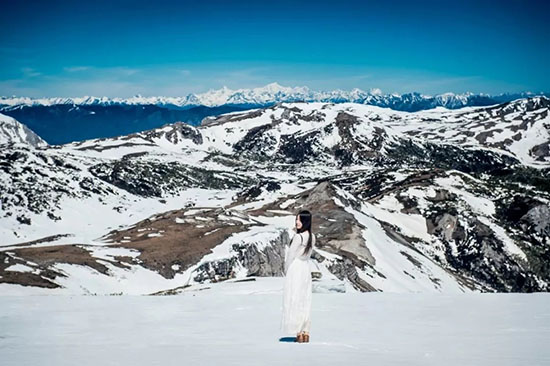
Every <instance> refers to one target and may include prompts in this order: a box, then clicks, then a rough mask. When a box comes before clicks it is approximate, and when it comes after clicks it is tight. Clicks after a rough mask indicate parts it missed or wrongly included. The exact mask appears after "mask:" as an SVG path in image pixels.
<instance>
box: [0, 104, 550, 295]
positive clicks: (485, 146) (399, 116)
mask: <svg viewBox="0 0 550 366" xmlns="http://www.w3.org/2000/svg"><path fill="white" fill-rule="evenodd" d="M549 108H550V99H548V98H547V97H544V96H541V97H531V98H522V99H517V100H514V101H510V102H506V103H501V104H496V105H490V106H482V107H471V106H470V107H463V108H459V109H445V108H435V109H430V110H422V111H416V112H408V111H397V110H392V109H388V108H381V107H378V106H372V105H367V104H363V103H354V102H339V103H336V102H277V103H275V104H273V105H270V106H267V107H258V108H250V109H247V110H241V111H233V112H229V113H221V114H217V115H212V116H209V117H205V118H203V119H202V120H201V122H200V123H199V124H198V125H197V126H192V125H190V124H188V123H184V122H176V123H167V124H165V125H163V126H161V127H158V128H153V129H149V130H144V131H139V132H135V133H130V134H126V135H121V136H117V137H110V138H96V139H89V140H84V141H76V142H71V143H67V144H62V145H46V144H31V143H28V139H24V138H16V137H14V136H13V135H12V136H11V137H10V138H9V139H8V138H4V139H1V140H0V141H4V143H3V144H2V149H1V152H0V184H1V185H2V186H3V187H6V188H5V189H4V190H3V192H2V197H1V203H2V207H1V212H0V215H1V217H0V237H1V238H2V242H0V289H3V290H5V291H15V290H14V289H17V291H19V290H22V289H24V290H25V291H28V292H30V293H32V292H33V291H35V292H39V291H40V293H42V292H45V293H67V292H69V293H87V294H98V293H107V294H108V293H136V294H152V293H154V294H174V293H179V292H180V291H183V289H186V288H187V287H189V286H194V285H198V284H205V283H212V282H219V281H225V280H228V279H232V280H234V279H245V278H246V277H249V276H260V277H273V276H281V275H283V268H284V267H283V260H284V255H285V245H286V244H287V243H288V240H289V238H290V235H291V231H290V230H289V229H290V228H291V227H292V226H293V224H294V215H295V214H296V213H297V212H298V211H299V210H301V209H304V208H306V209H308V210H310V211H312V212H313V214H314V220H313V231H314V232H315V233H316V236H317V244H318V245H317V247H316V248H315V252H314V255H313V261H312V276H313V278H314V291H316V292H347V291H361V292H364V291H389V292H472V291H477V292H479V291H482V292H534V291H548V289H549V284H550V208H549V203H550V175H549V174H550V151H549V150H550V149H549V145H550V117H549V116H548V111H549ZM2 118H7V117H2ZM17 130H18V131H23V130H24V129H23V128H19V129H17ZM0 131H1V130H0ZM26 133H27V132H26ZM19 286H23V287H19Z"/></svg>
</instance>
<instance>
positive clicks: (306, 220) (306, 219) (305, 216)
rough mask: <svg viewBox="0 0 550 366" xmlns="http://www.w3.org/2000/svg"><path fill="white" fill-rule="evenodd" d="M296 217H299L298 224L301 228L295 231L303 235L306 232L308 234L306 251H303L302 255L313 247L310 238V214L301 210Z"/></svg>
mask: <svg viewBox="0 0 550 366" xmlns="http://www.w3.org/2000/svg"><path fill="white" fill-rule="evenodd" d="M297 216H299V217H300V222H301V223H302V227H301V228H299V229H297V230H296V231H297V232H298V233H303V232H304V231H307V232H308V233H309V235H308V238H307V245H306V249H304V254H306V253H307V252H308V251H309V250H310V249H311V246H312V245H313V240H312V238H311V212H309V211H308V210H302V211H300V212H299V213H298V215H297Z"/></svg>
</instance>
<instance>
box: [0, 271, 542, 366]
mask: <svg viewBox="0 0 550 366" xmlns="http://www.w3.org/2000/svg"><path fill="white" fill-rule="evenodd" d="M282 281H283V278H282V277H281V278H256V281H250V282H222V283H217V284H208V285H199V286H198V287H194V286H193V287H190V288H189V289H187V290H186V291H185V292H183V293H181V294H180V295H177V296H131V295H124V296H39V295H38V296H0V350H1V360H2V362H1V364H2V365H5V366H11V365H17V366H23V365H39V364H40V365H56V366H59V365H79V366H80V365H94V366H95V365H163V366H165V365H212V364H224V365H339V364H349V365H407V366H410V365H445V366H449V365H461V366H463V365H484V366H485V365H498V366H504V365H530V366H535V365H548V364H550V348H548V347H547V342H548V339H549V336H550V295H549V294H547V293H533V294H503V293H500V294H494V293H462V294H451V295H449V294H434V293H417V294H411V293H407V294H403V293H390V292H387V293H381V292H369V293H356V292H350V293H314V294H313V302H312V326H311V340H310V343H307V344H299V343H294V342H293V338H292V337H291V336H292V335H289V334H283V333H282V332H281V331H280V328H279V325H280V314H281V309H282V285H283V282H282Z"/></svg>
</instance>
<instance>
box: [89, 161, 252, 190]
mask: <svg viewBox="0 0 550 366" xmlns="http://www.w3.org/2000/svg"><path fill="white" fill-rule="evenodd" d="M90 172H91V173H92V174H93V175H94V176H96V177H98V178H99V179H101V180H103V181H105V182H107V183H110V184H112V185H114V186H116V187H118V188H121V189H124V190H125V191H128V192H130V193H132V194H136V195H138V196H144V197H162V196H163V195H164V194H166V193H175V192H179V191H181V190H183V189H185V188H190V187H199V188H211V189H230V188H238V187H242V185H244V184H247V183H248V179H246V178H241V177H239V176H236V175H234V174H231V173H227V172H225V171H219V172H216V171H211V170H206V169H200V168H197V167H191V166H187V165H183V164H180V163H177V162H168V163H162V162H151V161H139V160H136V161H134V160H119V161H115V162H114V163H110V164H109V163H102V164H98V165H94V166H92V167H91V168H90Z"/></svg>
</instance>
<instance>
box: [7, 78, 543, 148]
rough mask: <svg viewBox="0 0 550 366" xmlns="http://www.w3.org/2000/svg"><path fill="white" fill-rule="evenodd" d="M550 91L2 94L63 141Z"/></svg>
mask: <svg viewBox="0 0 550 366" xmlns="http://www.w3.org/2000/svg"><path fill="white" fill-rule="evenodd" d="M537 95H546V96H549V95H550V94H548V93H538V94H535V93H529V92H527V93H514V94H499V95H488V94H473V93H464V94H454V93H445V94H440V95H435V96H431V95H424V94H421V93H407V94H395V93H394V94H382V92H381V91H380V90H377V89H373V90H371V91H368V92H366V91H363V90H360V89H357V88H355V89H352V90H350V91H345V90H339V89H337V90H332V91H314V90H310V89H309V88H307V87H285V86H281V85H279V84H277V83H271V84H268V85H265V86H263V87H259V88H252V89H237V90H231V89H229V88H227V87H225V86H224V87H223V88H221V89H218V90H209V91H208V92H205V93H200V94H188V95H187V96H184V97H160V96H158V97H143V96H140V95H137V96H134V97H131V98H107V97H93V96H85V97H79V98H35V99H33V98H27V97H15V96H14V97H0V113H3V114H5V115H8V116H11V117H13V118H15V119H17V120H19V121H22V122H23V123H24V124H25V125H26V126H27V127H29V128H30V129H32V130H33V131H35V132H36V133H37V134H39V135H40V136H41V138H43V139H44V140H45V141H47V142H48V143H50V144H64V143H68V142H73V141H81V140H86V139H92V138H98V137H115V136H121V135H126V134H129V133H134V132H139V131H143V130H147V129H152V128H156V127H160V126H162V125H163V124H165V123H173V122H177V121H182V122H185V123H188V124H191V125H194V126H196V125H198V124H199V123H200V121H202V119H203V118H205V117H207V116H212V115H218V114H222V113H227V112H233V111H239V110H246V109H251V108H262V107H269V106H271V105H274V104H276V103H281V102H298V101H300V102H323V103H360V104H366V105H373V106H378V107H383V108H390V109H393V110H398V111H408V112H414V111H420V110H428V109H433V108H437V107H443V108H447V109H457V108H463V107H467V106H489V105H496V104H500V103H504V102H509V101H512V100H516V99H518V98H526V97H534V96H537Z"/></svg>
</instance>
